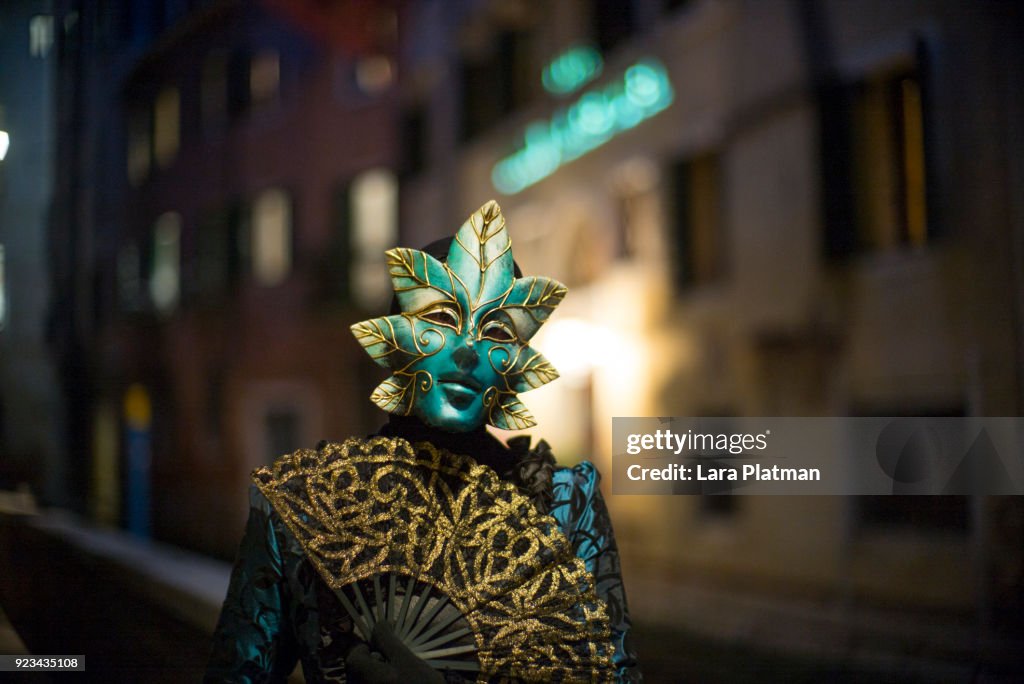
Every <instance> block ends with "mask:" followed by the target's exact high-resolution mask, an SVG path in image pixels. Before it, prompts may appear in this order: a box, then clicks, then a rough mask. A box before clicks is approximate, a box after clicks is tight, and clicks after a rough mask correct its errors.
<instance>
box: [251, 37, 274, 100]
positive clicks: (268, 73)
mask: <svg viewBox="0 0 1024 684" xmlns="http://www.w3.org/2000/svg"><path fill="white" fill-rule="evenodd" d="M280 88H281V58H280V57H279V56H278V54H277V51H276V50H265V51H263V52H261V53H259V54H258V55H256V56H255V57H253V60H252V64H250V66H249V96H250V98H251V100H252V102H253V103H254V104H262V103H266V102H271V101H273V100H276V99H277V95H278V92H279V91H280Z"/></svg>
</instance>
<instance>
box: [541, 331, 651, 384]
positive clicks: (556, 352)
mask: <svg viewBox="0 0 1024 684" xmlns="http://www.w3.org/2000/svg"><path fill="white" fill-rule="evenodd" d="M531 345H532V346H535V347H536V348H537V349H538V350H541V351H542V353H543V354H544V356H545V357H546V358H547V359H548V361H550V362H551V363H552V364H553V365H554V366H555V369H556V370H558V373H559V375H560V377H561V378H562V379H563V380H565V382H566V383H567V384H571V385H578V384H580V383H584V382H586V381H587V379H588V378H589V377H590V375H591V373H593V372H595V371H601V370H604V369H611V368H614V367H616V366H617V365H621V364H622V363H624V362H626V361H628V359H629V358H630V357H631V355H633V353H634V352H633V350H632V349H631V348H630V345H629V344H628V343H627V342H626V340H625V339H624V338H623V337H622V336H621V335H619V334H618V333H616V331H614V330H612V329H611V328H607V327H605V326H603V325H598V324H595V323H591V322H589V321H585V320H583V319H579V318H561V319H558V320H554V321H551V322H549V323H548V324H546V325H545V326H544V327H543V328H541V329H540V332H538V333H537V336H536V337H535V338H534V341H533V342H531Z"/></svg>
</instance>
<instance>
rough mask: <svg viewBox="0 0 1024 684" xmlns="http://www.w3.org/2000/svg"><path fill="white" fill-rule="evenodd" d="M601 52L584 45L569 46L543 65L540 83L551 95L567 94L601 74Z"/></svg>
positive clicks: (602, 62)
mask: <svg viewBox="0 0 1024 684" xmlns="http://www.w3.org/2000/svg"><path fill="white" fill-rule="evenodd" d="M603 67H604V60H603V59H601V53H600V52H598V51H597V50H595V49H594V48H592V47H589V46H586V45H577V46H575V47H571V48H569V49H568V50H566V51H565V52H563V53H562V54H560V55H559V56H558V57H555V59H553V60H551V63H550V64H548V65H547V66H546V67H544V71H543V73H542V74H541V83H543V84H544V89H545V90H546V91H548V92H549V93H551V94H552V95H568V94H569V93H573V92H576V91H577V90H579V89H580V88H582V87H583V86H584V85H586V84H587V83H589V82H590V81H592V80H594V79H595V78H597V77H598V76H600V75H601V69H602V68H603Z"/></svg>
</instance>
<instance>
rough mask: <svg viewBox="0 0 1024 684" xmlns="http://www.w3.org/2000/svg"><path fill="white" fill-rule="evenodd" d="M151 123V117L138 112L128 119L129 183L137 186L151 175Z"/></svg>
mask: <svg viewBox="0 0 1024 684" xmlns="http://www.w3.org/2000/svg"><path fill="white" fill-rule="evenodd" d="M150 147H151V135H150V122H149V115H148V113H145V112H143V111H141V110H136V111H134V112H132V113H131V114H130V115H129V118H128V157H127V160H126V161H127V170H128V182H129V183H131V184H132V185H133V186H137V185H139V184H140V183H142V182H143V181H144V180H146V176H148V175H149V164H150V156H149V155H150Z"/></svg>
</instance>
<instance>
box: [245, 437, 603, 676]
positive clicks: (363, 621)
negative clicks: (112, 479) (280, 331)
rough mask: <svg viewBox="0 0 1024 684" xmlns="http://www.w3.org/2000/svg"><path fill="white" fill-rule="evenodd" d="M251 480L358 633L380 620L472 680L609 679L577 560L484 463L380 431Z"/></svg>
mask: <svg viewBox="0 0 1024 684" xmlns="http://www.w3.org/2000/svg"><path fill="white" fill-rule="evenodd" d="M254 479H255V481H256V484H257V486H258V487H259V488H260V490H261V491H262V492H263V493H264V495H266V497H267V499H269V500H270V502H271V503H272V504H273V506H274V509H275V510H276V511H277V512H278V514H279V515H280V516H281V518H282V519H283V520H284V522H285V523H286V524H287V525H288V527H289V528H290V529H291V530H292V532H293V533H294V534H295V535H296V537H297V538H298V540H299V542H300V543H301V544H302V546H303V548H304V550H305V552H306V554H307V556H308V557H309V559H310V561H311V562H312V563H313V565H314V566H315V567H316V568H317V570H318V571H319V573H320V575H321V576H322V577H323V579H324V581H325V582H326V583H327V585H328V586H329V587H330V588H331V589H332V590H333V591H334V593H335V595H336V596H337V597H338V599H339V600H340V601H341V603H342V605H343V606H344V608H345V610H346V611H347V612H348V614H349V616H350V617H351V618H352V621H353V626H354V629H355V631H356V633H357V634H358V635H359V636H361V637H362V638H363V639H368V637H369V635H370V633H371V632H372V630H373V626H374V624H375V623H376V622H378V621H381V620H386V621H388V622H389V623H390V624H391V625H392V626H393V629H394V632H395V634H396V635H398V636H399V638H401V639H402V641H403V643H405V645H406V646H407V647H409V649H410V650H412V651H413V652H414V653H415V654H416V655H418V656H419V657H420V658H422V659H424V660H426V661H427V662H428V663H429V664H430V665H432V666H433V667H435V668H437V669H450V670H459V671H463V672H464V673H465V674H467V675H469V676H473V674H474V673H475V675H476V677H477V681H478V682H489V681H495V680H499V679H518V680H526V681H546V682H558V681H563V682H570V681H572V682H575V681H588V682H589V681H602V682H603V681H610V680H611V679H612V677H613V671H612V666H611V656H612V653H613V646H612V644H611V642H610V638H609V624H608V616H607V614H606V612H605V607H604V604H603V602H602V601H601V600H600V599H598V598H597V596H596V594H595V593H594V587H593V582H592V579H591V576H590V574H589V573H588V572H587V571H586V568H585V567H584V565H583V561H581V560H580V559H578V558H577V557H576V556H575V555H574V554H573V552H572V549H571V548H570V546H569V543H568V541H567V540H566V538H565V536H564V535H563V534H562V532H561V531H560V530H559V528H558V524H557V523H556V522H555V520H554V518H552V517H551V516H548V515H541V514H540V513H539V512H538V511H537V509H536V508H535V507H534V506H533V505H532V504H531V503H530V501H529V500H528V499H526V497H524V496H522V495H521V494H519V493H518V491H516V488H515V487H514V486H513V485H511V484H509V483H506V482H502V481H501V480H500V479H499V478H498V476H497V475H496V474H495V473H494V471H493V470H491V469H490V468H487V467H484V466H480V465H477V464H476V463H475V462H474V461H473V460H472V459H469V458H466V457H463V456H457V455H454V454H451V453H449V452H447V451H444V450H440V449H437V448H435V447H433V446H432V445H430V444H429V443H418V444H416V445H415V446H413V445H410V444H409V442H407V441H405V440H403V439H394V438H387V437H377V438H373V439H369V440H361V439H350V440H347V441H346V442H344V443H343V444H330V445H327V446H326V447H324V448H321V449H319V450H317V451H312V450H300V451H297V452H295V453H294V454H291V455H290V456H287V457H285V458H282V459H279V460H278V461H277V462H276V463H275V464H274V465H273V466H272V467H271V468H262V469H260V470H258V471H257V472H256V473H255V475H254Z"/></svg>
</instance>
